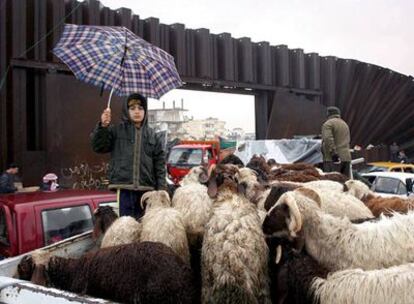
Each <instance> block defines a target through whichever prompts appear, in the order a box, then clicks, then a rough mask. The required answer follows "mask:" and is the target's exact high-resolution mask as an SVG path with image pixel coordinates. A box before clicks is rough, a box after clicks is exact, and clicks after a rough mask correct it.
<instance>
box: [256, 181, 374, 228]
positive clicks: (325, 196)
mask: <svg viewBox="0 0 414 304" xmlns="http://www.w3.org/2000/svg"><path fill="white" fill-rule="evenodd" d="M319 182H320V183H319V184H318V183H316V182H315V183H314V184H311V185H309V183H304V184H302V186H301V187H300V186H298V185H294V184H290V183H286V182H285V183H274V184H272V188H271V191H270V194H269V196H268V197H267V198H266V200H265V202H264V207H265V209H266V210H269V209H270V208H271V207H272V206H273V205H274V204H275V203H276V202H277V201H278V199H279V198H280V197H281V195H282V194H284V193H285V192H287V191H292V190H295V188H296V192H299V193H300V194H302V195H304V196H308V197H309V198H311V199H313V200H316V201H318V202H319V203H320V208H321V209H322V210H323V211H324V212H326V213H329V214H332V215H334V216H338V217H342V216H346V217H348V218H349V219H351V220H356V219H362V218H363V219H369V218H373V217H374V216H373V214H372V213H371V211H370V210H369V209H368V208H367V207H366V206H365V205H364V203H363V202H361V201H360V200H358V199H357V198H355V197H354V196H352V195H349V194H345V193H342V192H339V191H332V190H329V188H330V185H329V184H328V185H326V184H325V182H326V181H319ZM325 187H326V189H328V190H325Z"/></svg>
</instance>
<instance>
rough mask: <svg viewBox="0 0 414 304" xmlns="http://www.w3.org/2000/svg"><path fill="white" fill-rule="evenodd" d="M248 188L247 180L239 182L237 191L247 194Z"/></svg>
mask: <svg viewBox="0 0 414 304" xmlns="http://www.w3.org/2000/svg"><path fill="white" fill-rule="evenodd" d="M246 188H247V185H246V183H245V182H242V183H240V184H237V192H238V193H240V194H243V195H246Z"/></svg>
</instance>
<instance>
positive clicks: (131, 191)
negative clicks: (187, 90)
mask: <svg viewBox="0 0 414 304" xmlns="http://www.w3.org/2000/svg"><path fill="white" fill-rule="evenodd" d="M146 113H147V99H146V98H145V97H144V96H142V95H140V94H132V95H130V96H129V97H128V98H127V99H126V100H125V102H124V104H123V108H122V121H121V122H120V123H119V124H117V125H112V124H111V110H110V109H109V108H108V109H105V110H104V111H103V113H102V115H101V121H100V122H99V123H98V125H97V126H96V127H95V129H94V130H93V132H92V135H91V139H92V148H93V150H94V151H95V152H97V153H109V152H110V153H111V160H110V163H109V172H108V173H109V182H110V185H109V188H110V189H117V190H118V191H119V212H120V215H121V216H124V215H130V216H133V217H135V218H136V219H139V218H140V217H141V216H142V215H143V210H142V209H141V205H140V200H141V196H142V194H143V193H144V192H146V191H149V190H154V189H156V190H161V189H166V179H165V176H166V169H165V152H164V151H163V148H162V144H161V141H160V140H159V139H158V138H157V137H156V136H155V132H154V130H152V129H151V128H150V127H148V126H147V115H146Z"/></svg>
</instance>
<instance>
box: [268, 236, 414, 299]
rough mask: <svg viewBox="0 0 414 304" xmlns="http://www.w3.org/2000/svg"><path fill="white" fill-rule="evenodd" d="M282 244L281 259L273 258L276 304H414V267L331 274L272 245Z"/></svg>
mask: <svg viewBox="0 0 414 304" xmlns="http://www.w3.org/2000/svg"><path fill="white" fill-rule="evenodd" d="M280 244H281V245H282V247H283V251H282V252H283V254H281V255H280V256H281V258H280V259H279V260H276V261H275V259H274V258H272V259H270V261H271V262H272V263H273V269H274V271H275V272H274V274H273V276H274V278H275V280H274V281H273V282H272V284H273V285H272V289H273V291H274V292H275V297H276V299H275V301H274V303H295V304H299V303H300V304H304V303H309V304H314V303H320V304H331V303H338V304H346V303H364V304H381V303H383V304H388V303H393V304H397V303H406V304H408V303H414V290H413V289H412V288H410V286H411V285H412V282H413V279H414V264H403V265H398V266H393V267H390V268H385V269H376V270H367V271H364V270H362V269H349V270H344V271H338V272H334V273H329V271H328V270H327V269H326V268H324V267H322V266H321V265H319V264H318V263H317V261H315V260H314V259H313V258H312V257H310V256H309V255H307V254H306V253H304V252H300V253H298V252H296V251H294V250H292V249H291V247H290V246H289V245H287V244H286V243H284V242H283V241H282V242H280V241H279V240H276V241H273V244H272V245H273V246H274V245H279V246H280ZM273 251H274V252H276V250H273ZM271 252H272V251H271Z"/></svg>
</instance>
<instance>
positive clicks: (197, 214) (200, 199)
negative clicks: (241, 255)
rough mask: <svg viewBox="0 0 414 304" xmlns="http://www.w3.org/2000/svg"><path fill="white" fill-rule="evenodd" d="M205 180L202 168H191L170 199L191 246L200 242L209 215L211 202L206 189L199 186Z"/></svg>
mask: <svg viewBox="0 0 414 304" xmlns="http://www.w3.org/2000/svg"><path fill="white" fill-rule="evenodd" d="M207 178H208V177H207V171H206V170H205V169H204V168H203V167H201V166H200V167H194V168H192V169H191V170H190V172H189V173H188V174H187V175H186V176H185V177H184V178H183V180H182V181H181V184H182V186H181V187H179V188H178V189H177V190H176V191H175V194H174V196H173V198H172V206H173V207H174V209H176V210H178V211H179V212H180V213H181V215H182V219H183V222H184V225H185V230H186V232H187V237H188V241H189V243H190V244H191V245H195V244H196V243H197V241H201V240H202V237H203V234H204V226H205V225H206V223H207V221H208V219H209V218H210V215H211V207H212V201H211V198H210V197H209V196H208V194H207V187H206V186H205V185H203V184H201V183H203V182H206V181H207Z"/></svg>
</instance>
